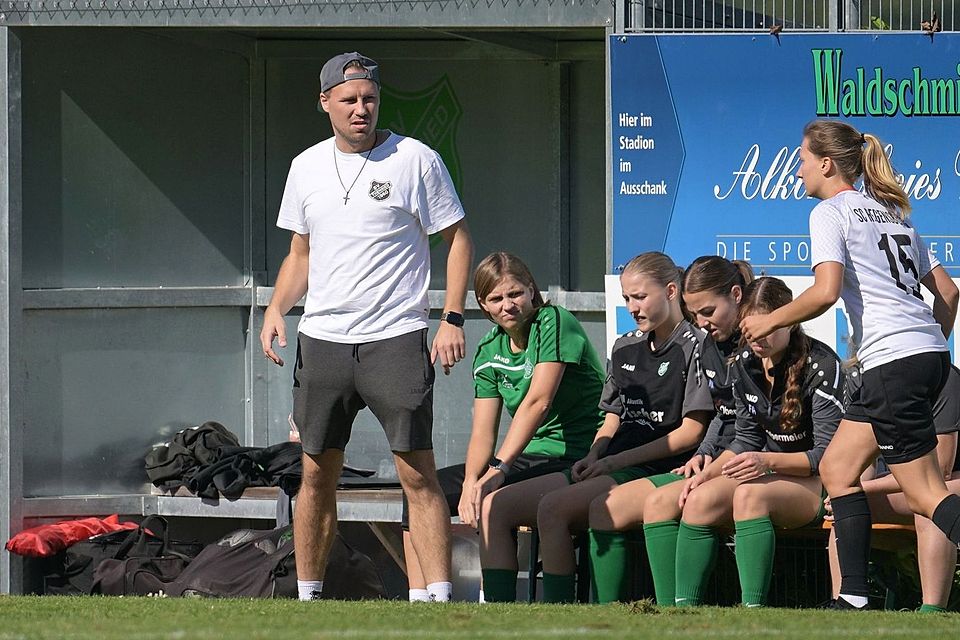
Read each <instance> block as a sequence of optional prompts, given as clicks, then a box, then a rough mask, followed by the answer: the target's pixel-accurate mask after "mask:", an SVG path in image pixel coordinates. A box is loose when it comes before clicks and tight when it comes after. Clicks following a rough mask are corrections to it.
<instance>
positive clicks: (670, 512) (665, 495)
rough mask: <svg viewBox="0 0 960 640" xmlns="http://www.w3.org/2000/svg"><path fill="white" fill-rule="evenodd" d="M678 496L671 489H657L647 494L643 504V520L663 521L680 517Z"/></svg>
mask: <svg viewBox="0 0 960 640" xmlns="http://www.w3.org/2000/svg"><path fill="white" fill-rule="evenodd" d="M677 500H678V496H677V495H676V493H675V492H673V491H666V490H663V489H659V490H657V491H654V492H653V493H651V494H650V495H649V496H647V499H646V501H645V502H644V504H643V521H644V522H663V521H665V520H677V519H679V518H680V505H679V504H678V502H677Z"/></svg>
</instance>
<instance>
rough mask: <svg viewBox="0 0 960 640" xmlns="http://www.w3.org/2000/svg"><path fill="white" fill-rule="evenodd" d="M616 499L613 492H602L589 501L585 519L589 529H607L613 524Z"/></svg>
mask: <svg viewBox="0 0 960 640" xmlns="http://www.w3.org/2000/svg"><path fill="white" fill-rule="evenodd" d="M616 504H617V500H616V498H615V497H614V494H602V495H599V496H597V497H596V498H594V499H593V500H591V501H590V507H589V509H588V512H587V519H588V521H589V523H590V528H591V529H601V530H604V531H606V530H609V529H610V528H611V527H612V525H613V513H614V512H615V511H616Z"/></svg>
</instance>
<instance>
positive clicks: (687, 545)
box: [657, 521, 718, 607]
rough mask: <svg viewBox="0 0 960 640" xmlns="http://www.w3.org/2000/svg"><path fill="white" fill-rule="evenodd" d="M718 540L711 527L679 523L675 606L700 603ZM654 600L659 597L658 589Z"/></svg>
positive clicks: (714, 557)
mask: <svg viewBox="0 0 960 640" xmlns="http://www.w3.org/2000/svg"><path fill="white" fill-rule="evenodd" d="M717 542H718V536H717V533H716V532H715V531H714V530H713V527H703V526H700V525H694V524H687V523H686V522H682V521H681V522H680V530H679V532H678V534H677V556H676V562H677V568H676V576H677V578H676V580H677V593H676V603H677V606H678V607H692V606H697V605H699V604H700V603H701V602H703V596H704V592H705V591H706V587H707V579H708V578H709V577H710V573H711V572H712V571H713V565H714V563H715V562H716V560H717ZM657 600H658V601H659V600H660V597H659V592H658V595H657Z"/></svg>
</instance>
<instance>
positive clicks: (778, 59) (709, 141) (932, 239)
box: [610, 33, 960, 277]
mask: <svg viewBox="0 0 960 640" xmlns="http://www.w3.org/2000/svg"><path fill="white" fill-rule="evenodd" d="M610 66H611V83H610V86H611V98H612V100H611V107H612V131H611V141H612V145H611V147H612V153H613V158H612V160H613V165H612V166H613V172H612V178H613V229H612V232H613V264H612V267H613V273H617V272H618V267H619V266H621V265H623V264H624V263H625V262H626V261H628V260H629V259H630V258H631V257H633V256H635V255H636V254H638V253H641V252H643V251H649V250H660V251H664V252H666V253H668V254H669V255H671V256H672V257H673V258H674V259H675V260H676V261H677V263H678V264H687V263H689V262H690V261H691V260H692V259H694V258H696V257H697V256H700V255H704V254H719V255H723V256H726V257H728V258H731V259H732V258H741V259H746V260H748V261H750V262H751V263H753V265H754V267H755V269H756V270H757V271H758V272H759V271H761V270H762V271H763V272H764V273H766V274H768V275H808V274H809V273H810V271H809V269H810V265H809V242H808V229H807V218H808V215H809V213H810V210H811V209H812V208H813V206H814V204H815V202H814V201H813V200H810V199H808V198H807V197H806V194H805V192H804V190H803V185H802V183H801V182H800V181H799V180H797V178H796V175H795V173H796V169H797V166H798V163H799V160H798V149H799V146H800V139H801V132H802V129H803V126H804V125H805V124H806V123H807V122H809V121H811V120H813V119H815V118H818V117H836V118H840V119H843V120H846V121H848V122H849V123H850V124H852V125H853V126H855V127H856V128H857V129H858V130H860V131H866V132H869V133H873V134H875V135H877V136H879V137H880V139H881V140H883V141H884V143H885V144H886V145H887V152H888V155H890V157H891V160H892V162H893V164H894V167H895V169H896V170H897V172H898V173H900V174H901V177H902V183H903V186H904V189H905V190H906V191H907V193H908V194H909V195H910V197H911V199H912V200H913V201H914V205H915V209H914V213H913V216H914V217H913V219H914V222H915V223H916V225H917V227H918V229H919V230H920V231H921V233H922V234H923V236H924V237H925V239H926V240H927V242H928V244H929V245H930V248H931V250H932V251H933V252H934V253H935V254H936V255H937V257H938V258H939V259H940V260H941V261H942V263H943V264H944V266H945V267H946V268H947V269H948V271H949V272H950V273H951V275H953V276H955V277H956V276H960V225H958V224H957V220H958V216H960V35H955V34H942V33H941V34H937V36H936V37H935V38H934V39H932V40H931V38H929V37H927V36H926V35H923V34H919V33H917V34H883V35H873V34H864V35H854V34H816V35H799V34H797V35H794V34H782V35H781V36H780V38H779V40H778V39H777V38H774V37H772V36H767V35H664V36H645V35H638V36H613V37H612V39H611V42H610Z"/></svg>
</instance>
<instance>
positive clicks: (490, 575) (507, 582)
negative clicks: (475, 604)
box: [480, 569, 546, 602]
mask: <svg viewBox="0 0 960 640" xmlns="http://www.w3.org/2000/svg"><path fill="white" fill-rule="evenodd" d="M480 573H481V575H482V576H483V600H484V602H516V600H517V570H516V569H483V570H482V571H481V572H480ZM544 582H546V580H544Z"/></svg>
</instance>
